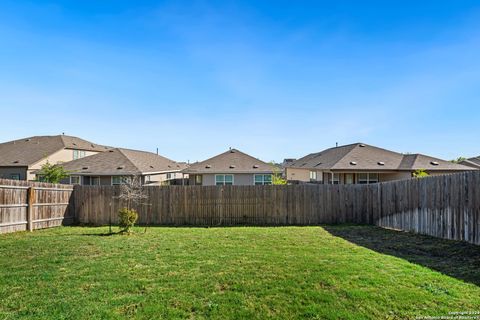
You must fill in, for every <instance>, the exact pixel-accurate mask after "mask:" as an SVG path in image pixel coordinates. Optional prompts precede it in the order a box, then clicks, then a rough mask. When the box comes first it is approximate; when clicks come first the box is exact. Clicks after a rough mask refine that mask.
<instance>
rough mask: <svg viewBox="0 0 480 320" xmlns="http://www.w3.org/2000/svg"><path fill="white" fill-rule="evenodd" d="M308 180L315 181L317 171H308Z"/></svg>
mask: <svg viewBox="0 0 480 320" xmlns="http://www.w3.org/2000/svg"><path fill="white" fill-rule="evenodd" d="M310 181H317V171H310Z"/></svg>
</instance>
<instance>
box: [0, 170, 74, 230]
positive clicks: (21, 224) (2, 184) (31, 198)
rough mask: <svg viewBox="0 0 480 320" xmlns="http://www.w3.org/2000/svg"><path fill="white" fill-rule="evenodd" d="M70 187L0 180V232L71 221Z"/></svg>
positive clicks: (51, 225) (72, 218) (37, 227)
mask: <svg viewBox="0 0 480 320" xmlns="http://www.w3.org/2000/svg"><path fill="white" fill-rule="evenodd" d="M72 193H73V187H72V186H70V185H56V184H50V183H39V182H27V181H15V180H7V179H0V233H7V232H15V231H24V230H29V231H32V230H34V229H42V228H50V227H56V226H59V225H62V224H71V223H73V222H74V211H73V210H74V206H73V203H72V201H73V197H72Z"/></svg>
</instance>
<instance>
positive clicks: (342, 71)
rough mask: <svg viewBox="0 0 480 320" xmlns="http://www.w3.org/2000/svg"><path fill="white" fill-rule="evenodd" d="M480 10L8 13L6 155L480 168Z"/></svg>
mask: <svg viewBox="0 0 480 320" xmlns="http://www.w3.org/2000/svg"><path fill="white" fill-rule="evenodd" d="M479 124H480V4H479V3H478V1H468V0H462V1H118V0H117V1H113V0H111V1H110V0H102V1H85V0H84V1H19V0H15V1H10V0H2V1H1V2H0V141H7V140H12V139H16V138H22V137H26V136H32V135H47V134H60V133H62V132H65V133H66V134H69V135H75V136H79V137H82V138H85V139H88V140H91V141H93V142H97V143H101V144H106V145H113V146H123V147H128V148H134V149H141V150H148V151H155V149H156V148H157V147H158V148H159V150H160V153H161V154H163V155H165V156H167V157H170V158H172V159H175V160H178V161H187V160H189V161H196V160H202V159H205V158H207V157H210V156H213V155H215V154H217V153H220V152H223V151H224V150H226V149H227V148H228V147H236V148H238V149H240V150H243V151H246V152H248V153H251V154H252V155H254V156H256V157H259V158H261V159H263V160H266V161H270V160H277V161H280V160H282V159H283V158H285V157H300V156H303V155H305V154H307V153H310V152H315V151H320V150H322V149H324V148H327V147H331V146H334V145H335V142H339V143H340V144H347V143H353V142H358V141H362V142H365V143H369V144H373V145H377V146H380V147H384V148H388V149H392V150H396V151H400V152H419V153H424V154H429V155H433V156H437V157H441V158H446V159H452V158H456V157H458V156H476V155H480V143H479V140H480V130H479Z"/></svg>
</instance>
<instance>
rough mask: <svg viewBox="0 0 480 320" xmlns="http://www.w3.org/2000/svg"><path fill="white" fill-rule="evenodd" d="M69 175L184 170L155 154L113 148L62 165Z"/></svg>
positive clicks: (137, 173)
mask: <svg viewBox="0 0 480 320" xmlns="http://www.w3.org/2000/svg"><path fill="white" fill-rule="evenodd" d="M62 166H63V168H64V169H65V170H67V171H68V172H70V173H71V174H78V175H99V176H101V175H144V174H151V173H157V172H174V171H180V170H183V169H185V168H186V164H184V163H178V162H175V161H173V160H170V159H167V158H165V157H162V156H159V155H157V154H155V153H151V152H146V151H138V150H130V149H122V148H115V149H111V150H108V151H107V152H102V153H97V154H95V155H92V156H88V157H85V158H81V159H78V160H73V161H70V162H66V163H63V164H62Z"/></svg>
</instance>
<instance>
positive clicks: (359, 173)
mask: <svg viewBox="0 0 480 320" xmlns="http://www.w3.org/2000/svg"><path fill="white" fill-rule="evenodd" d="M416 170H425V171H426V172H427V173H429V174H430V175H436V174H446V173H453V172H460V171H468V170H475V169H473V168H471V167H467V166H465V165H460V164H455V163H452V162H449V161H445V160H441V159H437V158H433V157H429V156H426V155H422V154H401V153H398V152H394V151H390V150H386V149H382V148H378V147H374V146H370V145H367V144H364V143H354V144H349V145H344V146H338V147H335V148H330V149H326V150H324V151H321V152H317V153H312V154H309V155H307V156H305V157H303V158H300V159H298V160H295V161H293V162H289V163H288V164H287V165H286V167H285V171H286V177H287V180H288V181H290V182H303V183H305V182H310V183H324V184H369V183H376V182H383V181H390V180H400V179H408V178H411V177H412V174H413V172H415V171H416Z"/></svg>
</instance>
